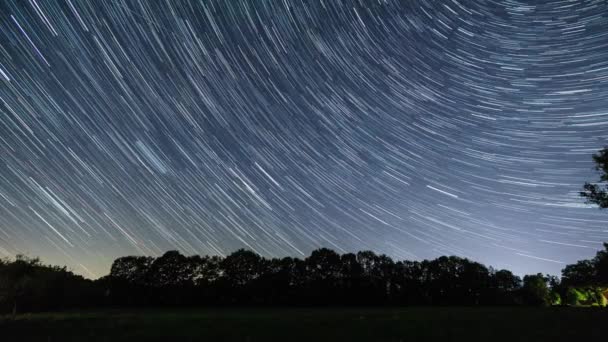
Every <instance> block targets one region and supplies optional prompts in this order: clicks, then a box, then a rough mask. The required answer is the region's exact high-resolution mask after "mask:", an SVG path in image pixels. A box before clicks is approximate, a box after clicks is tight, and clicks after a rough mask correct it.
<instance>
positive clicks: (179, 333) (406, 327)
mask: <svg viewBox="0 0 608 342" xmlns="http://www.w3.org/2000/svg"><path fill="white" fill-rule="evenodd" d="M601 340H604V341H607V340H608V309H599V308H497V307H494V308H454V307H445V308H444V307H433V308H361V309H355V308H312V309H294V308H273V309H268V308H264V309H259V308H258V309H255V308H246V309H234V308H231V309H227V308H221V309H211V308H206V309H185V310H184V309H154V310H132V309H130V310H118V309H114V310H106V311H90V312H89V311H87V312H65V313H41V314H25V315H19V316H17V317H16V319H13V318H12V317H11V316H0V341H3V342H12V341H45V342H49V341H85V342H93V341H112V342H119V341H467V342H470V341H484V342H489V341H511V342H519V341H535V342H538V341H576V342H583V341H601Z"/></svg>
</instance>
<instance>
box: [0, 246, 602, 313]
mask: <svg viewBox="0 0 608 342" xmlns="http://www.w3.org/2000/svg"><path fill="white" fill-rule="evenodd" d="M604 247H605V250H603V251H599V252H598V253H597V255H596V257H595V258H593V259H591V260H582V261H579V262H577V263H576V264H573V265H568V266H567V267H566V268H564V270H563V272H562V279H561V281H560V279H559V278H557V277H555V276H548V275H542V274H534V275H526V276H524V277H523V279H522V278H520V277H518V276H516V275H514V274H513V273H512V272H510V271H508V270H494V269H492V268H491V267H490V268H489V267H486V266H484V265H482V264H480V263H478V262H474V261H471V260H468V259H466V258H460V257H456V256H449V257H448V256H442V257H439V258H437V259H434V260H423V261H394V260H392V259H391V258H390V257H388V256H386V255H378V254H376V253H373V252H371V251H362V252H358V253H346V254H338V253H336V252H335V251H333V250H330V249H327V248H321V249H317V250H315V251H313V252H312V253H311V254H310V256H308V257H306V258H304V259H299V258H292V257H285V258H272V259H267V258H264V257H262V256H260V255H258V254H256V253H254V252H252V251H248V250H243V249H240V250H237V251H235V252H233V253H232V254H230V255H228V256H226V257H223V258H222V257H219V256H198V255H194V256H185V255H182V254H181V253H179V252H177V251H169V252H166V253H165V254H164V255H162V256H160V257H157V258H153V257H146V256H126V257H121V258H118V259H116V260H115V261H114V262H113V264H112V267H111V271H110V274H109V275H107V276H105V277H102V278H99V279H97V280H89V279H85V278H83V277H81V276H78V275H75V274H73V273H72V272H70V271H68V270H67V269H66V268H65V267H63V268H60V267H56V266H48V265H43V264H42V263H41V262H40V261H39V260H38V259H30V258H26V257H22V256H20V257H17V258H16V259H15V260H13V261H8V260H3V261H2V262H0V311H2V312H24V311H41V310H45V311H46V310H60V309H66V308H85V307H102V306H156V307H158V306H231V305H235V306H249V305H257V306H265V305H266V306H283V305H289V306H330V305H331V306H366V305H370V306H371V305H373V306H407V305H437V306H442V305H464V306H477V305H557V304H569V305H598V306H605V305H606V296H608V268H607V267H606V266H607V265H608V244H604Z"/></svg>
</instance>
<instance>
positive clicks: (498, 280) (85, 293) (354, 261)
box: [0, 147, 608, 313]
mask: <svg viewBox="0 0 608 342" xmlns="http://www.w3.org/2000/svg"><path fill="white" fill-rule="evenodd" d="M593 160H594V162H595V164H596V169H597V170H598V171H600V172H601V177H600V180H599V182H596V183H586V184H585V186H584V188H583V191H582V192H581V193H580V195H581V196H583V197H584V198H586V199H587V202H588V203H592V204H595V205H597V206H599V207H600V208H608V186H607V185H606V184H607V183H608V147H606V148H604V149H603V150H601V151H600V152H598V153H597V154H595V155H594V156H593ZM607 297H608V243H604V250H600V251H598V252H597V254H596V256H595V257H594V258H593V259H589V260H581V261H578V262H577V263H575V264H572V265H568V266H566V267H565V268H564V269H563V270H562V278H561V280H560V279H559V278H557V277H555V276H549V275H543V274H540V273H539V274H534V275H526V276H524V277H523V279H521V278H520V277H518V276H516V275H514V274H513V273H512V272H510V271H508V270H494V269H492V268H488V267H486V266H484V265H482V264H480V263H477V262H474V261H471V260H468V259H465V258H460V257H456V256H449V257H448V256H442V257H439V258H437V259H434V260H424V261H393V260H392V259H391V258H390V257H388V256H386V255H383V254H382V255H378V254H375V253H374V252H371V251H362V252H358V253H346V254H338V253H336V252H335V251H333V250H330V249H327V248H321V249H317V250H315V251H313V252H312V253H311V254H310V256H308V257H306V258H305V259H299V258H292V257H285V258H272V259H267V258H264V257H262V256H260V255H258V254H256V253H254V252H252V251H248V250H243V249H240V250H237V251H235V252H234V253H232V254H230V255H228V256H226V257H219V256H198V255H195V256H184V255H182V254H180V253H179V252H177V251H169V252H167V253H165V254H164V255H162V256H160V257H157V258H153V257H146V256H127V257H121V258H118V259H116V260H115V261H114V262H113V263H112V267H111V270H110V274H109V275H107V276H104V277H102V278H100V279H97V280H89V279H85V278H83V277H82V276H79V275H75V274H74V273H72V272H70V271H69V270H67V269H66V268H65V267H58V266H51V265H45V264H43V263H41V262H40V260H39V259H37V258H28V257H24V256H17V257H16V258H15V259H14V260H6V259H0V312H13V313H17V312H24V311H42V310H58V309H66V308H83V307H100V306H165V305H177V306H201V305H214V306H229V305H317V306H321V305H344V306H347V305H357V306H362V305H375V306H378V305H551V304H553V305H559V304H562V305H563V304H566V305H597V306H606V298H607Z"/></svg>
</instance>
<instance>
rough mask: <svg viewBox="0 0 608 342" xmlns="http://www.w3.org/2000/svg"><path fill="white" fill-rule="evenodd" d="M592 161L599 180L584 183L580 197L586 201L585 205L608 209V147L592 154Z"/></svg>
mask: <svg viewBox="0 0 608 342" xmlns="http://www.w3.org/2000/svg"><path fill="white" fill-rule="evenodd" d="M593 161H594V162H595V168H596V170H598V171H600V180H599V182H596V183H585V186H584V187H583V191H581V192H580V195H581V196H582V197H585V198H586V199H587V203H592V204H597V205H598V206H599V207H600V208H608V184H607V182H608V146H607V147H604V148H603V149H602V150H600V151H599V152H598V153H596V154H594V155H593Z"/></svg>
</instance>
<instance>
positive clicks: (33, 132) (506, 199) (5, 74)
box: [0, 0, 608, 277]
mask: <svg viewBox="0 0 608 342" xmlns="http://www.w3.org/2000/svg"><path fill="white" fill-rule="evenodd" d="M0 80H1V81H0V82H1V83H0V118H1V119H0V257H12V256H14V255H15V254H17V253H25V254H28V255H30V256H40V257H41V258H42V260H43V261H45V262H47V263H53V264H60V265H67V266H68V267H69V268H70V269H71V270H73V271H74V272H76V273H79V274H83V275H85V276H88V277H98V276H102V275H104V274H106V273H107V272H108V271H109V266H110V264H111V262H112V260H113V259H114V258H116V257H118V256H123V255H142V254H143V255H154V256H156V255H160V254H162V253H164V252H165V251H167V250H171V249H177V250H180V251H181V252H183V253H184V254H188V255H189V254H218V255H226V254H228V253H230V252H232V251H234V250H236V249H238V248H248V249H251V250H254V251H256V252H258V253H260V254H261V255H264V256H267V257H268V256H286V255H291V256H297V257H304V256H305V255H308V254H309V253H310V251H312V250H313V249H316V248H319V247H328V248H332V249H334V250H336V251H338V252H340V253H343V252H350V251H358V250H368V249H369V250H373V251H376V252H377V253H385V254H387V255H389V256H391V257H393V258H396V259H417V260H420V259H425V258H434V257H437V256H440V255H458V256H462V257H468V258H471V259H474V260H477V261H480V262H482V263H484V264H487V265H491V266H494V267H497V268H509V269H511V270H513V271H514V272H515V273H517V274H523V273H532V272H534V273H536V272H544V273H552V274H559V271H560V270H561V269H562V268H563V267H564V266H565V264H567V263H572V262H574V261H576V260H578V259H582V258H588V257H591V256H593V255H594V254H595V252H596V250H597V249H600V247H601V242H602V241H608V213H607V212H603V211H601V210H599V209H597V208H594V207H591V206H588V205H585V204H584V200H583V199H581V198H580V197H579V196H578V191H580V189H581V188H582V185H583V183H584V182H585V181H593V180H596V179H599V176H598V175H597V174H596V172H595V171H594V169H593V166H594V165H593V162H592V159H591V155H592V154H593V153H594V152H595V151H597V150H599V149H600V148H601V147H602V146H603V145H605V144H606V142H607V140H608V139H607V138H608V2H606V1H604V0H597V1H583V0H576V1H527V2H524V1H521V2H520V1H482V0H475V1H472V0H471V1H468V0H466V1H465V0H445V1H439V0H437V1H413V0H411V1H410V0H394V1H393V0H386V1H385V0H360V1H338V0H324V1H303V0H272V1H270V0H268V1H263V0H255V1H254V0H251V1H241V0H238V1H237V0H225V1H196V2H195V1H185V0H179V1H178V0H175V1H143V0H129V1H126V0H112V1H98V0H94V1H93V0H90V1H82V0H57V1H43V0H29V1H25V0H1V1H0Z"/></svg>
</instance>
